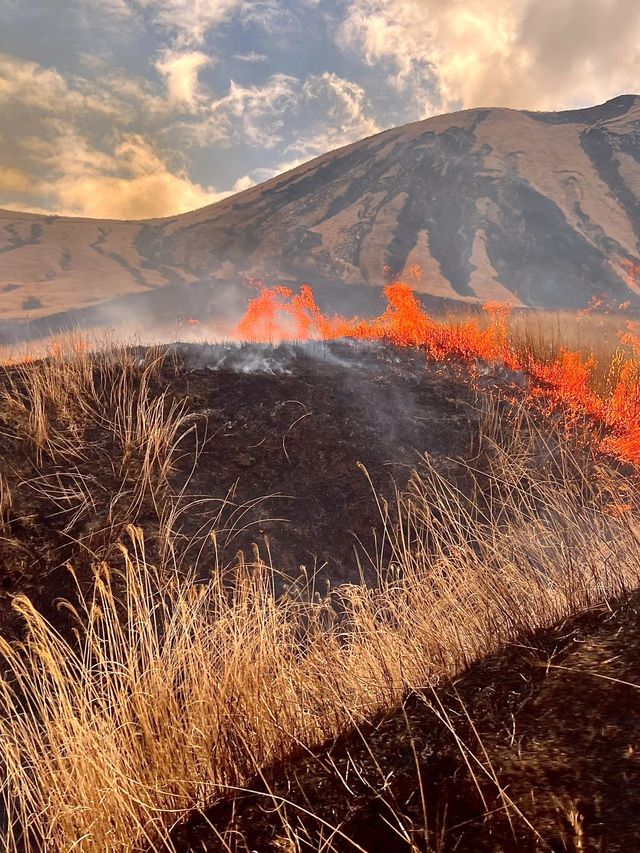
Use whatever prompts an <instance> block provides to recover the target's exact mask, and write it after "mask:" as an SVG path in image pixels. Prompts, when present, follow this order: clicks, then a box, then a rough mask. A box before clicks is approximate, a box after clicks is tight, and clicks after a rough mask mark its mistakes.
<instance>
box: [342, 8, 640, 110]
mask: <svg viewBox="0 0 640 853" xmlns="http://www.w3.org/2000/svg"><path fill="white" fill-rule="evenodd" d="M338 39H339V43H340V44H341V46H342V47H343V49H344V50H347V51H356V52H358V53H359V54H360V55H361V56H362V57H363V59H364V60H365V62H366V63H367V64H368V65H370V66H373V65H375V64H377V63H382V64H384V65H385V67H386V68H387V70H388V74H389V78H390V80H391V82H392V83H393V84H394V85H395V86H396V87H397V89H398V91H399V92H403V93H405V96H407V95H408V94H411V95H412V96H414V97H416V98H417V100H418V102H419V104H420V110H421V112H422V114H423V115H424V114H429V113H431V112H433V111H435V110H437V109H453V108H455V107H457V106H465V107H473V106H506V107H515V108H518V107H520V108H528V109H559V108H562V107H572V106H576V105H586V104H590V103H595V102H598V101H601V100H606V99H607V98H609V97H613V96H614V95H616V94H619V93H620V92H621V91H634V90H637V89H638V88H640V70H639V69H640V6H639V5H638V4H637V3H636V2H635V0H558V2H556V3H555V4H554V7H553V13H552V14H550V13H549V6H548V3H547V2H545V0H464V2H463V0H452V2H450V3H441V2H440V0H354V2H353V3H350V4H349V7H348V11H347V14H346V16H345V18H344V20H343V21H342V24H341V26H340V30H339V35H338Z"/></svg>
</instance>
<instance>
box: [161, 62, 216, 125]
mask: <svg viewBox="0 0 640 853" xmlns="http://www.w3.org/2000/svg"><path fill="white" fill-rule="evenodd" d="M211 64H212V60H211V58H210V57H208V56H206V55H205V54H204V53H200V52H199V51H195V50H192V51H186V52H178V51H174V50H168V51H165V53H164V54H163V56H162V59H160V60H159V61H158V62H157V63H156V68H157V69H158V71H159V72H160V74H162V76H163V77H164V78H165V80H166V84H167V95H168V98H169V103H170V104H171V105H173V106H177V107H185V108H187V109H188V110H191V111H193V112H195V111H196V110H197V107H198V104H199V102H200V101H201V97H202V96H201V94H200V92H199V79H198V74H199V73H200V70H201V69H202V68H206V67H207V66H208V65H211Z"/></svg>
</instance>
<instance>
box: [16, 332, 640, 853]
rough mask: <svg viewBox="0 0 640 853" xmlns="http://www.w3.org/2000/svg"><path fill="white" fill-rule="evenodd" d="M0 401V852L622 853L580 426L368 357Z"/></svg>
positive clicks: (627, 674) (595, 490)
mask: <svg viewBox="0 0 640 853" xmlns="http://www.w3.org/2000/svg"><path fill="white" fill-rule="evenodd" d="M1 371H2V373H1V377H0V578H1V585H2V593H1V595H0V656H1V659H2V669H3V673H4V675H3V678H2V679H0V701H1V703H2V707H3V711H4V713H3V715H2V717H1V718H0V766H1V767H2V768H3V773H4V774H5V779H4V783H5V784H4V786H3V788H2V796H1V798H0V802H1V803H2V808H3V810H4V811H0V815H1V816H2V817H1V821H0V839H1V840H2V843H3V844H4V845H5V849H7V850H19V851H22V850H25V851H28V853H32V851H40V850H44V849H51V850H54V851H58V850H68V849H70V848H72V847H74V846H75V847H76V848H77V849H80V850H87V851H92V850H105V851H106V850H108V851H123V853H124V851H132V850H135V851H154V853H155V851H168V853H169V852H170V853H186V851H197V850H210V851H218V850H219V851H237V853H240V851H248V850H259V851H262V850H265V851H269V850H274V851H275V850H282V849H286V850H292V851H293V850H295V851H297V850H300V851H303V850H310V851H319V850H327V851H343V850H344V851H351V850H360V851H363V850H364V851H365V853H368V851H376V850H378V849H385V850H388V851H391V850H393V851H405V850H406V851H412V853H413V851H422V850H424V851H432V850H487V851H489V850H505V851H509V850H537V849H552V850H563V851H564V850H567V851H578V850H581V851H582V850H627V849H631V848H630V847H629V844H630V843H631V839H633V838H634V837H635V835H636V834H637V833H636V828H637V826H636V822H635V818H634V814H635V813H636V811H637V797H636V791H637V784H636V783H637V781H638V779H639V778H640V777H639V773H638V767H637V749H638V736H639V734H638V731H639V730H638V719H637V714H636V713H635V704H634V703H635V696H636V692H637V686H636V685H637V684H638V683H639V682H640V669H639V668H638V667H639V664H638V661H639V660H640V658H639V655H638V643H637V636H638V619H637V593H636V594H635V595H634V590H637V588H638V586H639V585H640V575H639V570H638V566H640V535H639V533H638V531H639V530H640V522H639V515H638V509H637V507H638V505H639V496H638V488H637V481H636V474H635V470H634V469H633V468H632V467H631V465H630V464H628V463H624V462H622V461H621V460H620V459H618V460H617V461H616V460H615V459H613V458H611V457H610V458H608V459H607V458H606V457H605V456H604V455H603V454H602V453H601V452H599V451H598V450H596V449H594V448H596V447H597V446H598V441H599V436H598V432H599V430H600V431H602V432H603V433H604V432H605V431H606V430H605V428H606V425H603V424H601V423H598V421H597V420H596V419H595V418H593V417H591V418H589V417H587V416H586V415H585V416H583V417H582V418H580V419H576V418H570V419H568V418H567V417H564V416H563V415H562V413H561V412H559V411H558V409H557V408H554V409H553V410H552V412H551V413H550V410H549V408H548V401H547V399H546V398H545V397H544V396H543V397H539V396H535V395H534V394H533V391H532V379H531V377H530V376H529V377H528V378H527V377H526V376H525V374H524V373H523V372H520V371H516V370H514V369H507V368H506V367H504V366H500V365H499V364H498V363H496V362H493V363H488V362H486V361H481V360H479V359H475V360H474V361H471V360H467V362H466V363H465V362H463V361H462V360H461V359H460V358H456V357H447V358H440V360H435V359H434V358H430V357H429V353H428V351H427V350H425V349H423V348H420V347H417V346H413V347H411V346H404V347H398V346H394V345H392V344H390V343H388V342H385V341H384V340H365V341H354V340H342V339H338V340H334V341H331V342H320V341H309V342H307V343H304V344H292V343H283V344H279V345H276V346H272V345H264V344H232V343H226V344H186V343H181V344H172V345H163V346H157V347H140V346H115V345H112V346H106V347H104V348H102V349H100V350H96V351H91V350H90V349H88V348H87V347H86V344H85V342H84V341H83V340H82V339H81V338H69V339H67V340H64V341H62V342H60V343H59V345H58V346H57V348H56V349H52V350H51V351H50V355H49V356H48V357H47V358H45V359H42V360H25V361H22V362H18V363H14V364H11V365H9V364H7V365H5V366H4V367H2V368H1ZM547 392H548V393H551V392H550V391H548V389H547ZM65 602H66V603H65ZM576 721H577V722H576ZM620 780H622V783H623V784H621V782H620Z"/></svg>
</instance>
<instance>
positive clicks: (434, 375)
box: [0, 342, 507, 633]
mask: <svg viewBox="0 0 640 853" xmlns="http://www.w3.org/2000/svg"><path fill="white" fill-rule="evenodd" d="M123 381H125V382H126V383H127V387H126V388H125V387H124V386H122V383H123ZM480 381H481V382H484V383H485V384H487V382H493V383H496V382H498V383H500V382H502V383H503V384H504V385H505V387H506V384H507V383H506V382H505V381H504V379H503V380H500V378H499V377H494V378H493V379H491V380H488V379H484V380H482V379H481V380H480ZM46 383H56V384H57V385H58V387H49V388H47V385H46ZM119 385H120V386H122V387H121V388H120V393H119V394H118V393H115V392H116V391H117V389H118V386H119ZM127 394H128V395H129V396H126V395H127ZM476 394H477V391H476V390H474V388H473V387H472V385H471V384H470V383H469V381H465V380H464V377H463V375H462V374H461V371H460V370H459V369H456V367H455V366H454V365H446V364H437V363H434V362H427V361H426V360H425V358H424V356H423V355H422V353H421V352H419V351H418V350H410V349H406V348H405V349H401V348H395V347H392V346H390V345H385V344H381V343H366V342H363V343H359V344H354V343H352V342H334V343H331V344H328V343H308V344H305V345H293V344H282V345H280V346H277V347H271V346H268V345H264V346H263V345H257V344H255V345H249V344H244V345H234V344H230V345H223V344H219V345H197V344H178V345H173V346H171V347H169V348H164V349H162V350H157V351H156V350H142V349H131V350H129V351H123V352H122V353H119V354H117V355H115V354H112V356H111V357H110V356H108V355H107V356H105V357H103V358H100V357H97V358H95V359H94V358H93V357H91V356H90V355H85V354H78V355H76V356H75V366H74V362H73V359H72V360H71V362H69V363H67V364H65V362H64V361H62V360H60V359H58V360H57V361H56V360H55V359H53V360H50V361H49V362H48V363H47V362H42V363H40V364H37V363H36V364H34V365H31V366H29V367H28V368H8V369H6V370H5V373H4V376H3V383H2V396H1V397H0V430H1V435H0V455H1V457H0V475H1V477H2V483H3V489H4V503H5V506H4V515H3V531H2V538H1V539H0V555H1V562H2V579H1V583H2V602H3V604H2V627H3V630H4V631H9V633H12V632H13V630H14V627H13V625H14V622H13V620H12V614H11V611H10V609H9V606H8V605H9V601H10V598H11V595H13V594H14V593H15V592H16V591H23V592H28V593H29V594H30V595H31V596H32V597H33V598H34V601H35V602H36V603H37V604H38V606H40V607H43V608H45V610H46V611H47V613H49V614H50V615H52V614H53V613H54V611H55V603H56V600H57V599H58V598H59V597H60V595H61V594H64V593H65V592H66V593H67V594H71V593H72V586H73V582H72V579H71V578H70V575H69V572H68V570H67V568H66V564H67V563H69V562H71V563H73V566H74V568H75V570H76V572H77V573H78V576H79V577H80V578H86V579H89V578H91V577H92V574H91V570H90V567H91V565H92V564H93V563H95V561H96V559H109V558H110V557H112V556H113V553H114V549H115V548H116V545H117V542H118V541H119V539H120V537H121V536H122V532H123V529H124V526H125V525H126V524H137V525H140V526H141V527H143V528H144V530H145V534H146V536H147V541H148V545H149V547H150V548H151V549H152V551H153V553H154V556H155V557H156V558H158V557H159V556H160V554H159V551H162V547H163V542H164V539H163V537H166V535H167V533H168V527H167V525H170V527H171V535H172V537H173V538H174V540H175V551H174V555H173V556H174V559H175V560H176V561H177V563H179V565H180V567H181V568H182V569H183V570H185V571H186V570H187V569H188V568H190V567H193V566H195V565H196V564H197V565H198V571H199V572H200V573H201V574H203V575H205V574H206V573H207V572H209V571H211V568H212V566H214V565H217V566H221V565H226V564H228V563H230V562H232V561H233V560H234V558H235V556H236V553H237V552H238V551H239V550H243V551H244V553H245V555H246V558H247V559H249V560H251V559H252V558H253V545H254V544H255V545H257V546H258V547H259V549H260V553H261V556H262V558H263V559H265V560H270V561H271V563H272V565H273V566H274V567H276V568H277V570H278V573H279V581H278V584H279V586H280V588H282V585H283V584H284V583H286V580H287V578H289V579H294V578H297V577H298V576H299V575H300V574H301V572H302V571H303V570H304V571H305V572H306V574H307V576H308V578H309V579H311V578H312V577H315V583H316V585H317V586H318V588H319V589H322V590H326V587H327V584H330V585H336V584H337V583H340V582H344V581H350V582H355V581H357V580H358V579H359V565H360V566H361V567H362V569H363V570H364V573H365V576H366V577H368V579H369V582H372V580H373V577H374V563H375V541H374V537H373V531H374V530H379V528H380V526H381V518H380V511H379V508H378V506H377V503H376V493H377V494H378V496H379V497H381V498H384V499H386V500H388V501H392V500H393V498H394V494H395V488H396V487H398V488H400V489H402V488H403V487H404V486H405V485H406V482H407V480H408V478H409V475H410V472H411V470H412V469H413V468H415V467H416V465H418V464H419V461H420V458H421V456H422V454H424V453H427V454H429V456H430V457H431V458H432V460H434V461H435V462H436V464H437V465H438V466H439V468H440V469H441V470H442V471H443V472H444V471H454V470H455V466H456V459H459V458H461V457H465V456H469V455H470V454H471V453H472V452H473V445H474V440H475V438H477V432H478V419H479V412H478V410H477V407H476V402H477V401H476ZM83 396H84V398H85V399H83ZM158 401H160V403H161V406H160V408H158V407H157V406H156V404H157V402H158ZM126 418H130V419H131V422H132V423H131V424H130V428H131V429H133V430H135V429H136V428H137V429H138V433H137V434H135V435H134V434H131V435H127V434H125V432H124V431H123V430H124V429H125V423H124V421H125V420H126ZM154 418H155V420H154ZM162 429H169V430H170V432H171V440H170V443H168V444H167V446H166V448H165V450H164V452H165V454H166V456H167V457H168V456H169V455H170V459H169V458H165V457H163V459H162V460H160V459H155V460H151V461H150V460H149V459H146V458H145V454H147V451H148V446H147V442H148V439H149V438H150V437H151V433H152V432H154V431H155V432H156V433H158V432H161V431H162ZM214 533H215V537H216V540H215V548H214V543H213V541H212V534H214ZM357 557H358V558H359V560H358V559H357ZM369 558H371V559H369ZM372 560H373V562H372Z"/></svg>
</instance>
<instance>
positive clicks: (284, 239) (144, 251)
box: [0, 94, 640, 322]
mask: <svg viewBox="0 0 640 853" xmlns="http://www.w3.org/2000/svg"><path fill="white" fill-rule="evenodd" d="M639 256H640V96H638V95H632V94H628V95H620V96H618V97H616V98H613V99H611V100H609V101H607V102H606V103H604V104H601V105H598V106H595V107H586V108H583V109H579V110H565V111H563V112H557V113H549V112H538V113H536V112H531V111H527V110H512V109H506V108H474V109H469V110H464V111H461V112H457V113H452V114H444V115H440V116H433V117H431V118H428V119H425V120H422V121H419V122H413V123H411V124H408V125H403V126H402V127H398V128H390V129H388V130H385V131H382V132H381V133H379V134H376V135H374V136H371V137H368V138H366V139H364V140H360V141H358V142H354V143H351V144H350V145H347V146H344V147H343V148H340V149H337V150H335V151H330V152H327V153H325V154H322V155H320V156H319V157H316V158H314V159H313V160H311V161H309V162H307V163H305V164H303V165H301V166H298V167H297V168H295V169H293V170H290V171H288V172H286V173H284V174H282V175H279V176H277V177H274V178H272V179H270V180H269V181H267V182H265V183H263V184H260V185H258V186H255V187H251V188H249V189H247V190H244V191H243V192H241V193H239V194H237V195H233V196H229V197H228V198H226V199H223V200H221V201H219V202H217V203H216V204H214V205H209V206H207V207H204V208H200V209H198V210H195V211H192V212H189V213H185V214H180V215H176V216H170V217H164V218H161V219H147V220H98V219H88V218H74V217H62V216H58V215H55V214H51V215H40V214H27V213H25V214H22V213H17V212H14V211H6V210H0V321H8V322H11V321H17V320H21V319H22V320H24V319H28V320H33V319H38V318H45V317H47V316H53V315H57V314H59V313H64V312H65V311H68V310H72V309H84V308H90V307H95V306H98V305H101V304H105V303H108V302H110V301H112V300H117V299H122V298H124V297H129V296H132V297H133V296H135V295H136V294H139V295H142V294H144V293H147V292H153V291H155V290H159V289H162V288H163V287H167V286H174V287H175V286H184V287H188V286H190V285H192V284H194V283H196V282H197V283H200V284H202V283H203V282H207V281H209V282H210V284H211V287H212V289H215V288H216V287H219V288H221V287H223V286H224V283H228V282H230V281H237V280H238V279H239V278H240V277H241V276H242V275H243V274H249V275H251V276H254V277H264V278H267V279H269V280H278V279H281V280H286V281H295V280H305V281H308V282H309V283H311V284H312V285H314V286H315V287H316V288H317V289H318V290H319V291H320V292H321V291H322V289H323V288H329V287H336V286H338V285H340V284H342V285H343V286H344V287H345V288H351V287H357V286H362V285H366V286H369V287H374V288H375V287H379V286H380V285H382V284H384V283H385V279H386V278H388V277H389V276H390V275H391V274H392V273H402V272H403V270H405V269H406V268H407V267H409V266H413V265H420V266H421V267H422V268H423V270H424V275H423V279H422V281H421V282H418V283H416V287H417V289H418V290H419V291H421V292H422V293H424V294H427V295H430V296H433V297H437V298H440V299H448V300H455V301H462V302H465V301H468V302H477V301H483V300H485V299H500V300H503V301H509V302H511V303H512V304H514V305H530V306H534V307H551V308H555V307H557V308H576V307H581V306H583V305H585V304H586V303H588V301H589V299H590V298H591V297H593V296H594V295H600V294H605V295H606V296H607V297H608V299H609V301H610V302H611V304H616V303H618V302H625V301H630V302H632V304H634V305H636V304H637V305H638V306H640V285H639V284H638V282H637V281H635V279H634V277H633V276H632V275H630V274H629V269H630V268H632V266H633V264H634V263H637V261H638V258H639ZM385 269H386V270H387V272H386V273H385V272H384V270H385Z"/></svg>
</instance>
